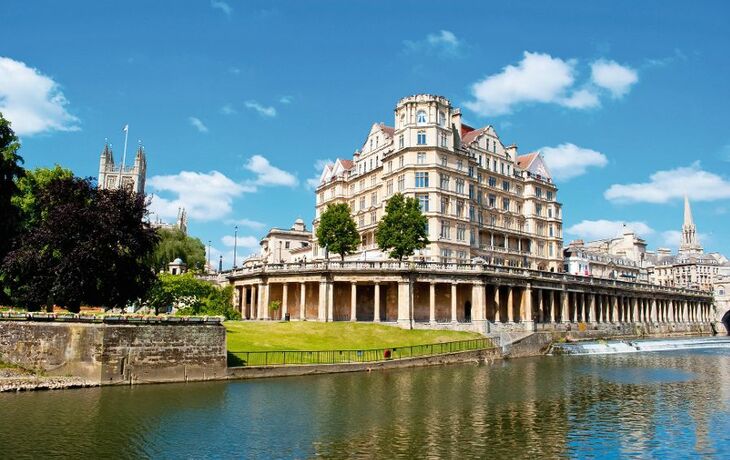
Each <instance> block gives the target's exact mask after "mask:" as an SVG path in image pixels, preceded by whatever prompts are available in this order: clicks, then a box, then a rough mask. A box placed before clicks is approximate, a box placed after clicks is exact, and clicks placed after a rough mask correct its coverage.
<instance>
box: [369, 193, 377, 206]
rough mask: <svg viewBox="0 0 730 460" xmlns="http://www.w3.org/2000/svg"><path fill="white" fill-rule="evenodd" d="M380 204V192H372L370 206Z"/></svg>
mask: <svg viewBox="0 0 730 460" xmlns="http://www.w3.org/2000/svg"><path fill="white" fill-rule="evenodd" d="M377 205H378V192H373V193H371V194H370V206H377Z"/></svg>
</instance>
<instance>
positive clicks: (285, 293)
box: [281, 283, 289, 319]
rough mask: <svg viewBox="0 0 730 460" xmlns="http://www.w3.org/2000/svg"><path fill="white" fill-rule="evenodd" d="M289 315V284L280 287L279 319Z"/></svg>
mask: <svg viewBox="0 0 730 460" xmlns="http://www.w3.org/2000/svg"><path fill="white" fill-rule="evenodd" d="M287 313H289V283H284V285H283V286H282V287H281V319H284V318H286V315H287Z"/></svg>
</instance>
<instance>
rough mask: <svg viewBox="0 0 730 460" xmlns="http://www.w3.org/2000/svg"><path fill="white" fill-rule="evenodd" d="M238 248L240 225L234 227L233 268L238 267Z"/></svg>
mask: <svg viewBox="0 0 730 460" xmlns="http://www.w3.org/2000/svg"><path fill="white" fill-rule="evenodd" d="M237 249H238V225H236V226H235V227H234V229H233V268H236V250H237Z"/></svg>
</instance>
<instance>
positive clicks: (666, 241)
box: [661, 230, 710, 247]
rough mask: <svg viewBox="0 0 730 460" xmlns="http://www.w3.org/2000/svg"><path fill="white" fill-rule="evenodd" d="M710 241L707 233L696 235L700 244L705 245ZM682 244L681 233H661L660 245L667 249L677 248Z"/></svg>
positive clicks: (675, 231) (673, 231) (669, 231)
mask: <svg viewBox="0 0 730 460" xmlns="http://www.w3.org/2000/svg"><path fill="white" fill-rule="evenodd" d="M709 239H710V235H708V234H707V233H698V234H697V241H699V242H700V244H705V243H707V241H708V240H709ZM681 242H682V232H680V231H679V230H667V231H665V232H662V233H661V244H663V245H664V246H669V247H678V246H679V244H680V243H681Z"/></svg>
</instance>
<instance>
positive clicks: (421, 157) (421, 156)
mask: <svg viewBox="0 0 730 460" xmlns="http://www.w3.org/2000/svg"><path fill="white" fill-rule="evenodd" d="M416 163H417V164H419V165H423V164H426V154H425V153H424V152H418V153H417V154H416Z"/></svg>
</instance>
